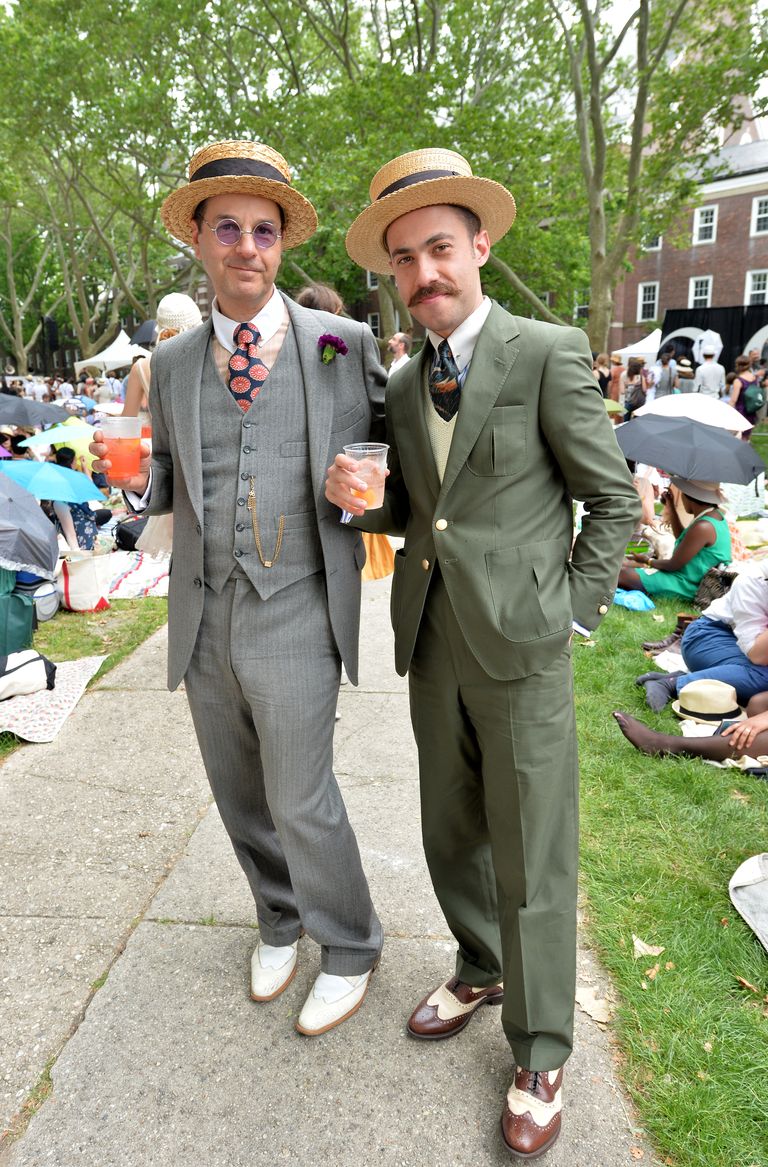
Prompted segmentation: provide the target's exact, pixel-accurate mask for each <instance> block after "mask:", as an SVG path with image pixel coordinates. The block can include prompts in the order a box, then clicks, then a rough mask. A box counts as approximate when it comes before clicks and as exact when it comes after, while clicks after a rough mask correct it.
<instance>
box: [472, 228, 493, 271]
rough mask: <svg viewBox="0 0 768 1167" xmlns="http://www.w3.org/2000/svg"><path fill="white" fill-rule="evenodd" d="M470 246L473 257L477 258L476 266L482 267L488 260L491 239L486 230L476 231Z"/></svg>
mask: <svg viewBox="0 0 768 1167" xmlns="http://www.w3.org/2000/svg"><path fill="white" fill-rule="evenodd" d="M472 246H473V249H474V252H475V259H476V260H477V266H478V267H483V265H484V264H485V263H487V262H488V256H489V255H490V253H491V241H490V239H489V238H488V232H487V231H478V233H477V235H475V239H474V243H473V245H472Z"/></svg>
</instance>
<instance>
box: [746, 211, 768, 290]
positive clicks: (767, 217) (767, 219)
mask: <svg viewBox="0 0 768 1167" xmlns="http://www.w3.org/2000/svg"><path fill="white" fill-rule="evenodd" d="M749 233H750V235H768V195H758V196H757V198H756V199H752V224H751V226H750V229H749ZM747 303H749V301H747Z"/></svg>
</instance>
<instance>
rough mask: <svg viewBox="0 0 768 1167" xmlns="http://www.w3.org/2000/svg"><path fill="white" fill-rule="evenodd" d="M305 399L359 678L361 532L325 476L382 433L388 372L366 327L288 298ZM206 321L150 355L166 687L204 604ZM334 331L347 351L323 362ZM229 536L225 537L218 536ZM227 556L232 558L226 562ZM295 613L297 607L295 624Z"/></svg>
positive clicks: (340, 607) (175, 677)
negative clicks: (162, 525) (346, 449)
mask: <svg viewBox="0 0 768 1167" xmlns="http://www.w3.org/2000/svg"><path fill="white" fill-rule="evenodd" d="M284 299H285V301H286V304H287V306H288V313H289V316H290V319H291V325H292V327H293V330H294V333H295V337H296V343H297V346H298V350H299V359H300V362H301V368H302V375H303V379H304V390H305V395H306V402H307V427H308V434H309V464H310V473H311V476H312V486H313V490H314V496H315V505H316V508H317V523H318V530H319V533H320V542H321V545H322V549H323V558H324V564H325V575H326V584H327V589H328V607H329V611H330V618H331V626H332V628H333V633H334V636H335V638H336V644H337V646H338V649H339V652H340V654H341V658H342V660H343V661H344V664H345V667H346V669H347V673H348V674H349V678H350V680H351V681H352V682H353V683H356V682H357V660H358V643H357V642H358V632H359V622H360V573H361V571H362V568H363V565H364V563H365V549H364V547H363V545H362V539H361V536H360V534H359V532H357V531H355V530H354V529H352V528H349V527H346V526H343V525H342V524H340V522H339V511H338V508H337V507H335V506H333V505H332V504H331V503H329V502H328V501H327V499H326V497H325V477H326V471H327V468H328V467H329V466H330V464H331V462H332V461H333V459H334V457H335V456H336V454H337V453H340V452H341V449H342V447H343V446H344V445H347V444H349V443H350V442H360V441H367V440H368V437H369V434H370V433H371V430H373V432H374V433H376V432H377V423H378V425H379V427H380V429H381V430H383V410H384V385H385V383H386V374H385V372H384V370H383V368H382V367H381V364H380V362H379V352H378V347H377V345H376V341H375V340H374V338H373V334H372V333H371V330H370V328H369V327H368V326H367V325H366V324H358V323H357V322H356V321H353V320H347V319H345V318H342V317H339V316H332V315H331V314H330V313H328V312H315V311H310V310H309V309H307V308H301V307H300V306H299V305H298V304H294V303H293V301H292V300H290V299H288V297H284ZM211 327H212V326H211V324H210V322H206V323H205V324H202V325H201V326H200V327H199V328H195V329H192V330H191V331H189V332H185V333H182V334H181V335H180V336H178V337H174V338H173V339H172V340H168V341H165V342H164V343H163V344H161V345H160V346H159V347H158V349H157V351H156V352H155V354H154V355H153V357H152V381H151V385H150V405H151V412H152V494H151V502H150V506H149V513H150V514H166V513H168V512H169V511H172V512H173V525H174V533H173V558H172V563H171V578H170V585H169V593H168V624H169V648H168V686H169V688H171V689H175V688H176V686H177V685H178V684H179V683H180V681H181V680H182V678H183V677H184V674H185V672H186V670H187V667H188V665H189V661H190V658H191V656H192V650H193V649H194V646H195V640H196V638H197V631H198V628H199V626H200V619H201V616H202V611H203V599H204V594H205V587H204V584H205V563H204V562H203V467H202V457H201V449H200V384H201V379H202V370H203V361H204V358H205V353H206V348H207V345H208V343H209V340H210V334H211ZM325 332H330V333H333V334H334V335H336V336H340V337H341V338H342V339H343V340H344V341H346V344H347V346H348V348H349V352H348V353H347V354H346V355H345V356H341V355H337V356H336V357H335V359H334V360H333V361H332V362H331V363H330V364H327V365H325V364H323V362H322V360H321V358H320V350H319V348H318V345H317V342H318V338H319V337H320V336H322V334H323V333H325ZM223 537H225V538H226V534H224V536H223ZM233 563H234V561H233ZM300 618H301V613H300V612H297V629H298V627H299V621H300Z"/></svg>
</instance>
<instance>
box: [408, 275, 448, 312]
mask: <svg viewBox="0 0 768 1167" xmlns="http://www.w3.org/2000/svg"><path fill="white" fill-rule="evenodd" d="M458 294H459V289H458V288H457V287H456V286H455V284H447V283H444V282H443V281H442V280H435V282H434V283H432V284H427V286H426V287H424V288H419V290H418V291H417V292H414V293H413V295H412V296H411V298H410V300H409V301H408V307H409V308H412V307H413V305H414V304H420V303H421V301H422V300H428V299H429V297H430V296H458Z"/></svg>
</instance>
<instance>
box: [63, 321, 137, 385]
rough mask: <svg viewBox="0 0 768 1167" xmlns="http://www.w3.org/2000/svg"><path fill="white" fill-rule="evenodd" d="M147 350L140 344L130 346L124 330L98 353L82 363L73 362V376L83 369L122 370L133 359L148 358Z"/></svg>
mask: <svg viewBox="0 0 768 1167" xmlns="http://www.w3.org/2000/svg"><path fill="white" fill-rule="evenodd" d="M149 355H150V353H149V350H148V349H145V348H142V347H141V345H140V344H131V341H130V337H129V336H128V333H127V332H126V331H125V329H124V328H122V329H121V330H120V335H119V336H118V337H117V338H116V339H115V340H113V341H112V344H110V345H108V346H107V348H105V349H102V351H101V352H100V353H94V355H93V356H92V357H88V358H87V359H86V360H84V361H75V374H76V375H77V374H79V373H80V372H81V370H83V369H101V370H102V372H105V373H107V372H109V371H110V370H111V369H124V368H127V367H128V366H129V365H131V364H132V363H133V358H134V357H148V356H149Z"/></svg>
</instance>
